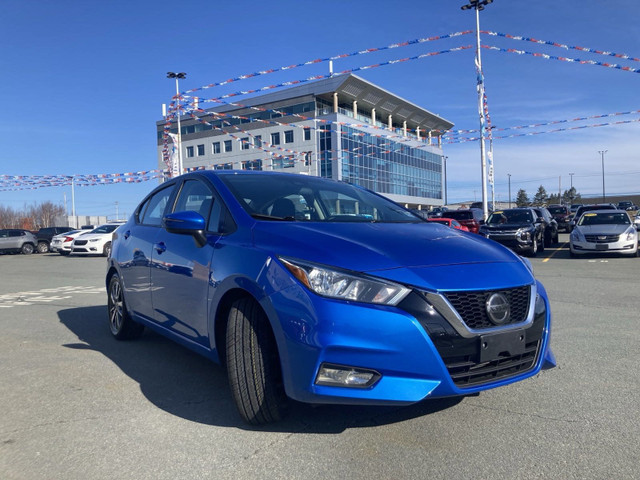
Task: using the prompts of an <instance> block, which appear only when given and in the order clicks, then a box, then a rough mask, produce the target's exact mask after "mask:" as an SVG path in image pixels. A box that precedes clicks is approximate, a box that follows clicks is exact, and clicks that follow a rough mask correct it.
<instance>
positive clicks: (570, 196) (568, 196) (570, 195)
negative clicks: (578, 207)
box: [562, 187, 582, 205]
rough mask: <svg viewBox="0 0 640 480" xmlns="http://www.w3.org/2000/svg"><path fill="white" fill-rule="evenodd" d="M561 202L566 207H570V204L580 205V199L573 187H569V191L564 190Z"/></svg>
mask: <svg viewBox="0 0 640 480" xmlns="http://www.w3.org/2000/svg"><path fill="white" fill-rule="evenodd" d="M562 201H563V203H565V204H566V205H571V204H572V203H582V197H581V196H580V194H579V193H578V192H577V190H576V188H575V187H571V188H570V189H569V190H565V191H564V193H563V194H562Z"/></svg>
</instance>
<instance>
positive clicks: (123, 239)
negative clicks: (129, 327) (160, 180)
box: [116, 182, 176, 320]
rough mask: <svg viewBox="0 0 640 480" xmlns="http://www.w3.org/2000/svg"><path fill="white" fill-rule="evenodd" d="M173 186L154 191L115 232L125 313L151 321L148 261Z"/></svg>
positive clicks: (149, 268) (172, 184) (150, 263)
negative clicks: (127, 310)
mask: <svg viewBox="0 0 640 480" xmlns="http://www.w3.org/2000/svg"><path fill="white" fill-rule="evenodd" d="M175 187H176V183H175V182H172V183H168V184H167V185H166V186H163V187H162V188H161V189H159V190H157V191H154V192H153V193H152V194H151V195H150V196H149V197H148V198H146V199H145V200H144V201H143V202H142V203H141V204H140V205H139V206H138V208H137V209H136V211H135V213H134V215H133V218H132V221H130V222H128V223H126V224H125V225H124V226H123V227H122V228H121V229H120V230H119V231H118V241H117V248H118V252H117V254H116V255H117V258H118V265H119V267H120V272H121V274H122V281H123V286H124V291H125V298H126V299H127V305H128V307H129V311H130V312H132V313H133V314H134V315H136V316H139V317H143V318H146V319H148V320H153V319H154V313H153V305H152V302H151V288H152V287H151V271H150V270H151V267H152V262H151V257H152V250H153V245H154V243H155V241H156V237H157V236H158V233H159V232H160V230H161V229H162V217H163V216H164V214H165V212H166V211H167V209H169V208H170V205H171V199H172V198H173V196H174V194H175Z"/></svg>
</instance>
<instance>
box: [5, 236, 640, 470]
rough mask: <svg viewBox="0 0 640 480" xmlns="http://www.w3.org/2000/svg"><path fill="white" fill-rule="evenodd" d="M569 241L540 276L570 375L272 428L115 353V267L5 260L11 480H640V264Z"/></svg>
mask: <svg viewBox="0 0 640 480" xmlns="http://www.w3.org/2000/svg"><path fill="white" fill-rule="evenodd" d="M560 240H561V244H560V245H559V246H558V248H551V249H549V248H548V249H547V250H545V252H543V253H541V254H539V256H538V257H536V258H533V259H531V260H532V263H533V266H534V270H535V273H536V276H537V277H538V278H539V279H541V280H542V281H543V283H544V284H545V286H546V288H547V291H548V293H549V296H550V299H551V302H552V305H551V306H552V311H553V315H554V324H553V330H552V332H553V333H552V347H553V350H554V353H555V355H556V359H557V361H558V367H557V368H555V369H551V370H547V371H543V372H542V373H541V374H540V375H538V376H537V377H534V378H532V379H529V380H526V381H524V382H520V383H517V384H514V385H510V386H507V387H503V388H499V389H496V390H491V391H487V392H483V393H482V394H481V395H479V396H477V397H466V398H456V399H445V400H438V401H425V402H422V403H420V404H417V405H414V406H410V407H402V408H399V407H385V408H381V407H375V408H374V407H368V408H363V407H344V406H321V407H311V406H307V405H302V404H296V405H294V407H293V409H292V411H291V414H290V415H289V417H288V418H287V419H286V420H285V421H284V422H282V423H280V424H276V425H271V426H267V427H261V428H252V427H248V426H247V425H245V424H244V423H242V421H241V420H240V417H239V416H238V414H237V413H236V411H235V407H234V406H233V403H232V400H231V394H230V391H229V388H228V386H227V379H226V375H225V372H224V370H223V369H222V368H220V367H219V366H216V365H214V364H212V363H210V362H209V361H207V360H206V359H204V358H201V357H200V356H198V355H197V354H195V353H192V352H190V351H189V350H186V349H184V348H182V347H180V346H178V345H176V344H174V343H172V342H170V341H168V340H165V339H164V338H162V337H160V336H158V335H156V334H154V333H150V332H148V331H147V332H146V333H145V335H144V336H143V338H142V339H141V340H139V341H134V342H116V341H115V340H113V339H112V338H111V335H110V333H109V329H108V326H107V318H106V317H107V312H106V292H105V287H104V280H103V277H104V271H105V265H106V261H105V259H104V258H102V257H97V258H75V257H61V256H59V255H57V254H41V255H30V256H24V255H3V256H0V272H1V273H0V326H1V328H2V335H1V336H0V398H1V399H2V414H1V415H0V478H2V479H29V480H31V479H83V480H87V479H104V478H135V479H178V478H185V479H186V478H189V479H193V478H215V479H243V478H269V479H272V478H278V479H280V478H282V479H302V478H304V479H334V478H339V479H347V478H348V479H360V478H362V479H365V478H366V479H370V478H381V479H385V478H389V479H404V478H407V479H409V478H411V479H413V478H420V479H422V478H442V479H444V478H446V479H450V478H456V479H467V478H468V479H471V478H476V479H493V478H496V479H503V478H505V479H512V478H523V479H528V478H554V479H555V478H558V479H591V478H593V479H605V478H606V479H609V478H615V479H627V478H628V479H632V478H639V477H640V471H639V470H638V469H639V467H638V465H639V464H640V448H638V445H640V406H639V405H640V402H639V400H640V369H639V368H638V365H639V364H640V349H639V348H638V346H639V345H640V329H639V328H638V326H639V324H640V313H639V303H638V291H639V288H638V287H639V286H640V282H639V281H638V280H639V274H638V272H639V270H640V258H620V257H611V258H609V257H588V258H580V259H571V258H570V257H569V251H568V246H567V245H566V244H564V242H566V241H567V240H568V235H566V234H561V235H560Z"/></svg>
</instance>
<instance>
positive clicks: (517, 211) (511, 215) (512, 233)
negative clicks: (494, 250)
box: [480, 208, 545, 257]
mask: <svg viewBox="0 0 640 480" xmlns="http://www.w3.org/2000/svg"><path fill="white" fill-rule="evenodd" d="M480 235H482V236H483V237H487V238H490V239H491V240H495V241H496V242H498V243H501V244H503V245H505V246H507V247H509V248H511V249H512V250H513V251H515V252H517V253H520V254H522V253H526V254H528V255H530V256H532V257H535V256H536V254H537V253H538V252H541V251H543V250H544V243H545V242H544V237H545V223H544V219H543V218H542V217H539V216H538V214H537V213H536V211H535V210H534V209H533V208H510V209H507V210H497V211H495V212H493V213H492V214H491V215H489V218H487V222H486V223H485V224H484V225H482V226H481V227H480Z"/></svg>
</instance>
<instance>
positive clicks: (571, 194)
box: [569, 173, 573, 206]
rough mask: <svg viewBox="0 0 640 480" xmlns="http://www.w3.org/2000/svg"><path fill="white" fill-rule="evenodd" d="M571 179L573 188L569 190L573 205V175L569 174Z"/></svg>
mask: <svg viewBox="0 0 640 480" xmlns="http://www.w3.org/2000/svg"><path fill="white" fill-rule="evenodd" d="M569 178H570V179H571V188H570V189H569V199H570V200H571V204H573V173H570V174H569ZM569 206H571V205H569Z"/></svg>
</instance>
